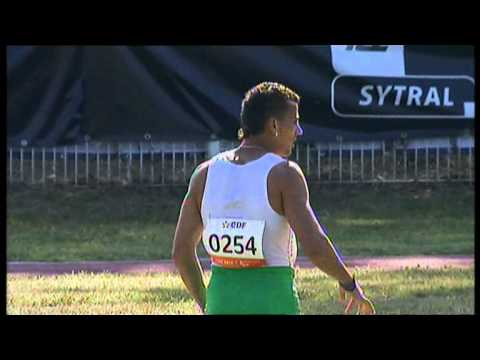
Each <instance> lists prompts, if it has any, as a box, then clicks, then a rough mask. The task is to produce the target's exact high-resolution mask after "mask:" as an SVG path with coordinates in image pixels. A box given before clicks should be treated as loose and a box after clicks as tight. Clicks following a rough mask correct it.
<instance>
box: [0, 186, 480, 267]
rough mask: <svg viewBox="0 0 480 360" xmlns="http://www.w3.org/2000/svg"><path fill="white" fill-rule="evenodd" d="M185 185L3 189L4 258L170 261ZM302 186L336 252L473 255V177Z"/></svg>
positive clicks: (352, 254)
mask: <svg viewBox="0 0 480 360" xmlns="http://www.w3.org/2000/svg"><path fill="white" fill-rule="evenodd" d="M185 191H186V188H185V187H174V188H146V187H144V188H141V187H140V188H135V187H126V188H122V187H119V186H115V187H100V188H97V189H93V188H76V189H75V188H71V187H56V188H50V189H48V188H47V189H46V190H42V189H41V188H36V189H32V188H28V187H19V186H16V187H12V186H10V187H9V189H8V192H7V259H8V260H9V261H22V260H23V261H27V260H28V261H77V260H151V259H165V258H169V257H170V251H171V244H172V240H173V234H174V231H175V224H176V220H177V216H178V212H179V209H180V204H181V201H182V199H183V196H184V194H185ZM310 193H311V202H312V206H313V208H314V209H315V211H316V212H317V215H318V216H319V218H320V221H321V222H322V223H323V224H324V225H325V226H326V228H327V229H328V231H329V235H330V236H331V238H332V239H333V241H334V242H335V244H336V245H337V247H338V248H339V249H340V251H341V252H342V254H343V255H347V256H383V255H421V254H424V255H440V254H448V255H454V254H459V255H469V254H473V251H474V196H475V194H474V186H473V185H472V184H461V183H453V184H445V183H444V184H416V185H414V184H404V185H398V184H397V185H394V184H381V185H368V184H364V185H348V186H346V185H343V186H340V185H324V186H311V187H310ZM199 253H200V255H201V256H203V255H204V254H205V253H204V252H203V249H200V251H199ZM300 254H302V252H301V249H300Z"/></svg>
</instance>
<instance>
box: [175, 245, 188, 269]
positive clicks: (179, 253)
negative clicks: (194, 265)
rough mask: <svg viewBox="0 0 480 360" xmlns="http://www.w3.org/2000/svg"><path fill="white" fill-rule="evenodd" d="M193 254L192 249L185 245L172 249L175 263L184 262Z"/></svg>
mask: <svg viewBox="0 0 480 360" xmlns="http://www.w3.org/2000/svg"><path fill="white" fill-rule="evenodd" d="M191 256H192V252H191V251H190V249H186V248H184V247H174V248H173V249H172V260H173V262H174V263H175V265H178V264H182V263H183V262H184V261H185V260H186V259H188V258H190V257H191Z"/></svg>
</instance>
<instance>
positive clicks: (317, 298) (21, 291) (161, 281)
mask: <svg viewBox="0 0 480 360" xmlns="http://www.w3.org/2000/svg"><path fill="white" fill-rule="evenodd" d="M209 276H210V273H209V272H207V273H206V279H207V281H208V278H209ZM357 276H358V278H359V279H361V282H362V284H363V287H364V289H365V292H366V293H367V295H368V296H369V297H370V298H371V299H372V301H373V302H374V304H375V307H376V310H377V314H381V315H385V314H473V312H474V273H473V268H471V269H464V270H460V269H451V268H445V269H441V270H424V269H422V270H420V269H407V270H404V271H394V272H384V271H378V270H375V271H374V270H358V271H357ZM296 279H297V288H298V292H299V297H300V300H301V304H302V313H303V314H342V312H343V307H342V305H341V304H339V303H338V301H337V296H338V295H337V291H338V290H337V286H336V283H335V281H334V280H332V279H330V278H327V277H326V276H325V275H324V274H323V273H321V272H320V271H319V270H306V269H302V270H300V271H299V272H298V273H297V278H296ZM7 313H8V314H168V315H171V314H196V310H195V304H194V302H193V300H192V299H191V297H190V296H189V294H188V293H187V291H186V289H185V287H184V285H183V283H182V281H181V279H180V277H179V276H178V275H177V274H174V273H156V274H142V275H138V274H136V275H118V274H106V273H104V274H85V273H82V274H78V275H61V276H49V277H37V276H22V275H12V274H9V275H8V276H7Z"/></svg>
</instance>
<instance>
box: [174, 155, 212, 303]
mask: <svg viewBox="0 0 480 360" xmlns="http://www.w3.org/2000/svg"><path fill="white" fill-rule="evenodd" d="M207 171H208V163H203V164H200V165H199V166H198V167H197V169H196V170H195V172H194V173H193V175H192V177H191V179H190V185H189V188H188V192H187V194H186V195H185V198H184V200H183V203H182V207H181V210H180V216H179V218H178V223H177V228H176V230H175V238H174V240H173V249H172V257H173V260H174V262H175V265H176V267H177V269H178V271H179V272H180V276H181V277H182V280H183V282H184V283H185V286H186V287H187V289H188V291H189V292H190V294H191V295H192V296H193V298H194V299H195V301H196V302H197V303H198V305H199V306H200V307H201V309H202V310H204V309H205V301H206V289H205V282H204V280H203V272H202V268H201V266H200V261H199V259H198V256H197V252H196V248H197V245H198V243H199V242H200V240H201V236H202V230H203V223H202V217H201V213H200V206H201V197H202V193H203V189H204V187H205V180H206V174H207Z"/></svg>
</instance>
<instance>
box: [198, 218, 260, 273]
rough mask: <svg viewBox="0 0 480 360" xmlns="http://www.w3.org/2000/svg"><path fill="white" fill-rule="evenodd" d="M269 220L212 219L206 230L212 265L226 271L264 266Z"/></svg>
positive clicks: (204, 234)
mask: <svg viewBox="0 0 480 360" xmlns="http://www.w3.org/2000/svg"><path fill="white" fill-rule="evenodd" d="M264 230H265V221H259V220H245V219H231V218H217V219H210V220H209V221H208V224H207V226H206V227H205V229H204V231H203V237H202V240H203V245H204V246H205V249H206V250H207V252H208V254H209V255H210V257H211V258H212V262H213V263H214V264H216V265H220V266H223V267H225V268H244V267H262V266H264V265H265V257H264V256H263V232H264Z"/></svg>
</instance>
